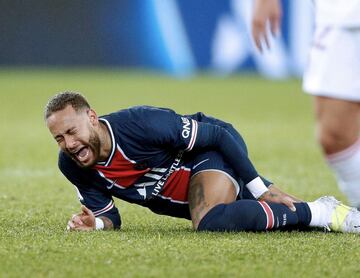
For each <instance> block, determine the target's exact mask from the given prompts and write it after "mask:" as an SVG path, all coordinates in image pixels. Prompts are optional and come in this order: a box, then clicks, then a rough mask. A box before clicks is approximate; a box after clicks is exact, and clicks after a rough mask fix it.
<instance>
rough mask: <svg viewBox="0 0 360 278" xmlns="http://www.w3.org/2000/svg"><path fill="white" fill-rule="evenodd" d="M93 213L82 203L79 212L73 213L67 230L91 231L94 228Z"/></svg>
mask: <svg viewBox="0 0 360 278" xmlns="http://www.w3.org/2000/svg"><path fill="white" fill-rule="evenodd" d="M95 225H96V224H95V215H94V214H93V212H92V211H91V210H89V209H88V208H87V207H85V206H84V205H83V206H81V213H78V214H74V215H73V216H72V217H71V219H70V220H69V222H68V224H67V229H68V230H69V231H93V230H95Z"/></svg>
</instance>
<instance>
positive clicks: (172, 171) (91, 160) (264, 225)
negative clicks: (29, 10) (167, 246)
mask: <svg viewBox="0 0 360 278" xmlns="http://www.w3.org/2000/svg"><path fill="white" fill-rule="evenodd" d="M45 120H46V124H47V126H48V128H49V130H50V132H51V134H52V135H53V137H54V138H55V140H56V141H57V143H58V145H59V147H60V154H59V168H60V170H61V171H62V173H63V174H64V175H65V176H66V177H67V179H68V180H69V181H70V182H71V183H73V184H74V185H75V187H76V189H77V192H78V196H79V199H80V201H81V203H82V204H83V206H82V212H81V213H78V214H76V215H74V216H73V217H72V218H71V219H70V221H69V222H68V229H69V230H71V231H88V230H95V229H113V228H120V226H121V219H120V215H119V212H118V210H117V208H116V207H115V206H114V202H113V199H112V198H113V197H117V198H120V199H122V200H124V201H128V202H131V203H136V204H139V205H141V206H144V207H147V208H149V209H150V210H152V211H153V212H155V213H158V214H163V215H169V216H173V217H181V218H186V219H191V220H192V224H193V227H194V229H195V230H197V231H265V230H276V229H284V228H286V229H289V228H299V227H305V226H310V227H326V228H327V229H329V230H332V231H342V232H352V233H359V232H360V212H359V211H357V210H356V209H352V208H349V207H347V206H344V205H342V204H341V203H340V202H338V201H337V200H335V198H333V197H322V198H320V199H318V200H316V201H314V202H302V201H300V200H297V199H295V198H294V197H291V196H290V195H287V194H285V193H283V192H281V191H280V190H279V189H278V188H276V187H275V186H274V185H272V183H271V182H269V181H268V180H267V179H265V178H263V177H261V176H260V175H259V174H258V173H257V171H256V169H255V167H254V166H253V164H252V162H251V161H250V160H249V158H248V155H247V148H246V145H245V142H244V140H243V139H242V137H241V136H240V135H239V133H238V132H237V131H236V130H235V129H234V128H233V127H232V126H231V125H230V124H228V123H225V122H223V121H221V120H218V119H215V118H211V117H208V116H205V115H204V114H203V113H196V114H193V115H184V116H181V115H178V114H176V113H175V112H174V111H172V110H170V109H164V108H155V107H148V106H138V107H132V108H129V109H124V110H120V111H117V112H114V113H111V114H108V115H105V116H102V117H98V116H97V114H96V112H95V111H94V110H93V109H91V108H90V106H89V104H88V102H87V101H86V99H85V98H84V97H83V96H82V95H80V94H77V93H71V92H65V93H61V94H57V95H55V96H54V97H53V98H52V99H50V100H49V102H48V103H47V105H46V108H45Z"/></svg>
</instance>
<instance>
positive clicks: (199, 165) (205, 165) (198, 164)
mask: <svg viewBox="0 0 360 278" xmlns="http://www.w3.org/2000/svg"><path fill="white" fill-rule="evenodd" d="M192 162H193V164H192V167H191V178H192V177H194V176H195V175H196V174H198V173H201V172H206V171H218V172H221V173H224V174H225V175H226V176H227V177H228V178H229V179H230V180H231V181H232V182H233V184H234V186H235V189H236V193H237V196H238V199H255V198H254V197H253V195H252V194H251V193H250V191H249V190H248V189H247V188H246V186H244V185H245V184H244V182H243V181H242V180H241V179H240V178H238V177H237V175H236V174H235V172H234V170H233V168H232V167H231V166H230V165H229V164H228V163H227V162H225V161H224V159H223V157H222V155H221V154H220V153H219V152H216V151H207V152H203V153H200V154H197V155H196V156H195V157H194V158H193V159H192ZM260 177H261V176H260ZM261 179H262V180H263V181H264V183H265V185H266V186H270V185H271V184H272V182H270V181H269V180H267V179H265V178H263V177H261Z"/></svg>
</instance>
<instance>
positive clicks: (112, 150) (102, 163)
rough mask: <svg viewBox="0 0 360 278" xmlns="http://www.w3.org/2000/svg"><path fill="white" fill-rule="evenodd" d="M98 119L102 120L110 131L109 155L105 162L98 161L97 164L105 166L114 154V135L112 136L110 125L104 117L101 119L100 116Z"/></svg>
mask: <svg viewBox="0 0 360 278" xmlns="http://www.w3.org/2000/svg"><path fill="white" fill-rule="evenodd" d="M99 120H100V121H102V122H104V123H105V124H106V126H107V127H108V129H109V131H110V136H111V153H110V156H109V158H108V160H107V161H105V162H98V163H97V164H99V165H105V166H108V165H109V163H110V161H111V159H112V157H113V156H114V153H115V137H114V133H113V131H112V128H111V125H110V123H109V122H108V121H107V120H106V119H102V118H100V119H99Z"/></svg>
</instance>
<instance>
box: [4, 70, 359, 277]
mask: <svg viewBox="0 0 360 278" xmlns="http://www.w3.org/2000/svg"><path fill="white" fill-rule="evenodd" d="M64 90H75V91H80V92H82V93H84V94H85V95H86V96H87V97H88V99H89V101H90V103H91V104H92V105H93V107H94V108H95V109H96V110H97V112H98V113H99V114H104V113H108V112H110V111H114V110H117V109H120V108H125V107H128V106H131V105H139V104H148V105H156V106H163V107H170V108H173V109H175V110H176V111H178V112H179V113H192V112H196V111H203V112H205V113H206V114H209V115H213V116H215V117H219V118H222V119H224V120H226V121H229V122H231V123H233V124H234V126H235V127H236V128H237V129H238V130H239V131H240V132H241V133H242V134H243V136H244V137H245V139H246V142H247V144H248V147H249V151H250V157H251V158H252V160H253V161H254V163H255V165H256V166H257V169H258V171H259V172H260V173H261V174H263V175H264V176H266V177H268V178H270V179H271V180H272V181H274V182H275V183H276V184H277V185H279V186H280V187H281V188H283V189H285V190H287V191H288V192H289V193H291V194H294V195H296V196H299V197H301V198H303V199H306V200H313V199H315V198H317V197H319V196H321V195H326V194H331V195H335V196H336V197H337V198H339V199H341V200H343V201H346V200H345V199H344V196H343V195H342V194H341V193H340V191H339V190H338V188H337V186H336V183H335V181H334V178H333V177H332V175H331V173H330V172H329V170H328V169H327V167H326V165H325V163H324V161H323V159H322V157H321V153H320V150H319V148H318V146H317V145H316V142H315V139H314V131H313V126H314V120H313V113H312V104H311V99H310V98H309V97H308V96H307V95H305V94H303V93H301V84H300V82H299V81H298V80H289V81H284V82H271V81H266V80H263V79H260V78H257V77H253V76H237V77H231V78H226V79H224V78H214V77H210V76H206V75H204V76H199V77H196V78H192V79H184V80H176V79H172V78H166V77H164V76H162V77H161V76H157V75H148V74H139V73H138V74H136V73H126V72H121V71H116V70H72V71H64V70H63V71H61V70H32V69H27V70H26V69H25V70H14V69H2V70H0V108H1V109H0V142H1V145H0V277H106V276H114V277H170V276H173V277H255V276H256V277H359V276H360V264H359V261H360V255H359V254H360V252H359V247H360V237H359V236H356V235H344V234H335V233H323V232H321V231H317V232H298V231H295V232H267V233H265V232H264V233H195V232H193V231H192V230H191V223H190V222H189V221H186V220H181V219H174V218H170V217H164V216H158V215H155V214H153V213H151V212H150V211H148V210H147V209H144V208H141V207H138V206H134V205H130V204H126V203H124V202H122V201H120V200H117V201H116V204H117V206H118V208H119V209H120V211H121V214H122V220H123V226H122V229H121V231H111V232H90V233H68V232H66V231H65V226H66V222H67V220H68V219H69V217H70V216H71V215H72V214H73V213H75V212H77V211H78V210H79V207H80V206H79V203H78V201H77V198H76V194H75V190H74V188H73V187H72V185H70V184H69V183H68V182H67V181H66V180H65V178H64V177H63V176H62V175H61V174H60V172H59V171H58V169H57V161H56V158H57V146H56V144H55V141H54V140H53V139H52V138H51V136H50V134H49V132H48V131H47V129H46V126H45V124H44V121H43V108H44V105H45V103H46V102H47V100H48V98H49V97H50V96H52V95H53V94H54V93H56V92H60V91H64Z"/></svg>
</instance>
